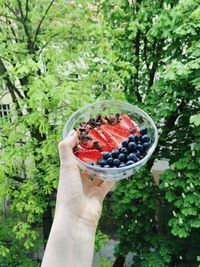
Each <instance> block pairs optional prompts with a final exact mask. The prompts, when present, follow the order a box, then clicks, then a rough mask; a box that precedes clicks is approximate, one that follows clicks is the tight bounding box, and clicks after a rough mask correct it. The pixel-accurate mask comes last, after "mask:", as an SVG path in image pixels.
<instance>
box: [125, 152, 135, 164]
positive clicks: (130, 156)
mask: <svg viewBox="0 0 200 267" xmlns="http://www.w3.org/2000/svg"><path fill="white" fill-rule="evenodd" d="M127 160H128V161H129V160H132V161H134V162H136V161H137V156H136V154H134V153H131V154H129V155H128V157H127Z"/></svg>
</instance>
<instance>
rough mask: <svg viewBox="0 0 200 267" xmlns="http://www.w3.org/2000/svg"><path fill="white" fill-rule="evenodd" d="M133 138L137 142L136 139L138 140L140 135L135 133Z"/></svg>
mask: <svg viewBox="0 0 200 267" xmlns="http://www.w3.org/2000/svg"><path fill="white" fill-rule="evenodd" d="M134 140H135V142H138V141H139V140H140V136H139V135H137V134H135V135H134Z"/></svg>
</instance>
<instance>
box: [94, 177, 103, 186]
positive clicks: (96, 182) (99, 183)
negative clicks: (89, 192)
mask: <svg viewBox="0 0 200 267" xmlns="http://www.w3.org/2000/svg"><path fill="white" fill-rule="evenodd" d="M93 177H94V179H93V184H94V185H96V186H100V185H101V184H102V183H103V180H102V179H99V178H98V177H97V176H95V175H94V176H93Z"/></svg>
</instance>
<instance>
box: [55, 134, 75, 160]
mask: <svg viewBox="0 0 200 267" xmlns="http://www.w3.org/2000/svg"><path fill="white" fill-rule="evenodd" d="M77 138H78V136H77V133H76V131H74V130H72V131H71V132H70V133H69V134H68V136H67V137H66V138H65V139H64V140H63V141H61V142H60V143H59V145H58V148H59V155H60V161H61V163H64V162H66V161H67V160H69V159H70V158H72V148H73V147H74V146H75V145H76V142H77Z"/></svg>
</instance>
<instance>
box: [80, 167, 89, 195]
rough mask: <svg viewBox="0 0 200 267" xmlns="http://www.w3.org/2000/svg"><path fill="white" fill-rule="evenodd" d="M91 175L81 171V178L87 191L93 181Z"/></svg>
mask: <svg viewBox="0 0 200 267" xmlns="http://www.w3.org/2000/svg"><path fill="white" fill-rule="evenodd" d="M89 177H90V175H89V174H88V173H86V172H81V179H82V184H83V189H84V191H85V193H87V192H88V190H89V188H90V187H91V186H92V181H91V180H90V179H89Z"/></svg>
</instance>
